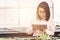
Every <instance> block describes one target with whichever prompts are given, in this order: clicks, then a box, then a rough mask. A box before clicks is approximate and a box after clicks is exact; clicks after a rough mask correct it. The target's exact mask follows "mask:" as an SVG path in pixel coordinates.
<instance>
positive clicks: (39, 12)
mask: <svg viewBox="0 0 60 40" xmlns="http://www.w3.org/2000/svg"><path fill="white" fill-rule="evenodd" d="M38 15H39V17H40V18H41V19H44V20H45V19H46V12H45V10H44V9H43V8H41V7H39V9H38Z"/></svg>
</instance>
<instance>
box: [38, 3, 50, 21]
mask: <svg viewBox="0 0 60 40" xmlns="http://www.w3.org/2000/svg"><path fill="white" fill-rule="evenodd" d="M39 7H41V8H43V9H44V10H45V12H46V21H48V20H49V17H50V10H49V5H48V4H47V3H46V2H41V3H40V4H39V5H38V8H37V17H38V18H39V19H40V17H39V14H38V9H39Z"/></svg>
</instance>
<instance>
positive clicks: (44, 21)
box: [30, 2, 55, 36]
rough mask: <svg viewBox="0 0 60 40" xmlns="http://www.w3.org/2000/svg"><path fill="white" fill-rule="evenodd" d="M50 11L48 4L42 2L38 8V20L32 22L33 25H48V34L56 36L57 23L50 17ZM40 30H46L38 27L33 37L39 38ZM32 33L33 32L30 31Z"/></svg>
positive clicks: (46, 30)
mask: <svg viewBox="0 0 60 40" xmlns="http://www.w3.org/2000/svg"><path fill="white" fill-rule="evenodd" d="M50 16H51V15H50V9H49V5H48V4H47V3H46V2H41V3H40V4H39V5H38V8H37V19H36V20H34V21H33V22H32V24H33V25H47V29H45V32H46V34H48V35H54V32H55V22H54V20H53V19H52V18H51V17H50ZM39 29H44V28H42V27H40V28H39V27H37V26H36V29H34V31H33V36H38V35H40V34H41V31H40V30H39ZM30 32H31V33H32V31H31V30H30Z"/></svg>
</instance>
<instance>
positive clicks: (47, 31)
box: [45, 19, 56, 35]
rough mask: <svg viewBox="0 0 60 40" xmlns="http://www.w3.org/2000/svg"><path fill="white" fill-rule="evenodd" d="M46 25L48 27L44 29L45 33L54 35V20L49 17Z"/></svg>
mask: <svg viewBox="0 0 60 40" xmlns="http://www.w3.org/2000/svg"><path fill="white" fill-rule="evenodd" d="M48 27H49V28H48V29H46V30H45V31H46V33H47V34H48V35H54V33H55V27H56V24H55V21H54V20H53V19H50V20H49V21H48Z"/></svg>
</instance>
